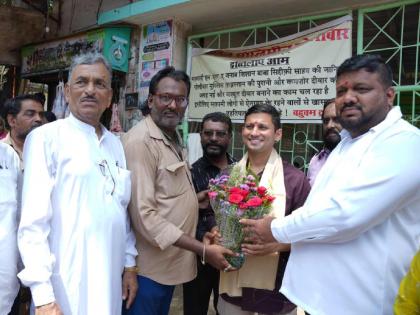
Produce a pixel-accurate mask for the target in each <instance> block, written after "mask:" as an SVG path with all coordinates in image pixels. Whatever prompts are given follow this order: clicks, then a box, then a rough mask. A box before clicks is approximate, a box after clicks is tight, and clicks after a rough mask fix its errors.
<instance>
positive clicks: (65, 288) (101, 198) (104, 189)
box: [18, 55, 137, 315]
mask: <svg viewBox="0 0 420 315" xmlns="http://www.w3.org/2000/svg"><path fill="white" fill-rule="evenodd" d="M77 60H79V59H77ZM77 60H76V61H74V63H76V64H77ZM79 61H80V60H79ZM82 61H83V62H85V63H81V64H79V65H77V66H74V67H73V68H72V69H73V71H70V80H69V83H68V86H67V90H66V97H67V100H68V101H69V105H70V111H71V115H70V116H69V117H68V118H66V119H63V120H58V121H56V122H53V123H50V124H46V125H44V126H42V127H40V128H38V129H36V130H34V131H33V132H32V133H31V134H30V135H29V136H28V138H27V139H26V142H25V147H24V161H25V174H24V184H23V192H22V219H21V223H20V227H19V234H18V238H19V239H18V243H19V249H20V252H21V255H22V259H23V262H24V265H25V269H24V270H23V271H22V272H21V273H19V277H20V279H21V280H22V282H23V283H24V284H25V285H27V286H29V287H30V289H31V292H32V297H33V302H34V304H35V306H36V307H37V311H38V312H39V314H65V315H71V314H72V315H79V314H86V315H88V314H101V315H115V314H120V313H121V304H122V295H123V293H122V281H121V278H122V274H123V272H124V267H131V266H134V265H135V260H134V259H135V256H136V254H137V252H136V249H135V240H134V236H133V234H132V233H131V230H130V225H129V223H128V222H129V221H128V216H127V210H126V207H127V205H128V201H129V198H130V192H131V191H130V172H129V171H127V170H126V169H125V168H126V162H125V158H124V152H123V148H122V144H121V143H120V141H119V140H118V139H117V138H116V137H115V136H114V135H113V134H111V133H110V132H109V131H107V130H106V129H105V128H104V127H103V126H102V125H100V123H99V118H100V115H101V114H102V113H103V111H104V110H105V108H106V107H107V106H109V104H110V103H109V102H110V100H111V99H110V96H111V95H112V93H111V94H109V93H110V91H109V89H110V73H109V69H108V67H106V66H105V63H106V61H104V59H103V56H100V55H99V57H98V56H97V55H90V56H88V57H86V58H85V59H81V61H80V62H82ZM89 62H90V63H89ZM107 70H108V71H107ZM27 157H28V158H27ZM133 279H134V282H135V273H134V274H133ZM135 289H136V288H135ZM133 298H134V297H133Z"/></svg>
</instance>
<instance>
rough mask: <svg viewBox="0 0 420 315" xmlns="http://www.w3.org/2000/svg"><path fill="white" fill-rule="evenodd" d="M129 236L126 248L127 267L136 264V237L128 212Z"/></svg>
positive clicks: (127, 225) (127, 226)
mask: <svg viewBox="0 0 420 315" xmlns="http://www.w3.org/2000/svg"><path fill="white" fill-rule="evenodd" d="M126 230H127V238H126V250H125V264H124V266H125V267H133V266H135V265H136V256H137V249H136V237H135V236H134V233H133V230H132V229H131V224H130V219H129V215H128V214H127V223H126Z"/></svg>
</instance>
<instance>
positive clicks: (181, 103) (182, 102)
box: [154, 93, 188, 108]
mask: <svg viewBox="0 0 420 315" xmlns="http://www.w3.org/2000/svg"><path fill="white" fill-rule="evenodd" d="M154 95H155V96H157V97H158V98H159V101H160V102H161V103H162V105H164V106H169V105H171V104H172V102H173V101H174V100H175V104H176V106H178V107H182V108H184V107H187V105H188V98H186V97H185V96H182V95H173V94H168V93H163V94H160V93H156V94H154Z"/></svg>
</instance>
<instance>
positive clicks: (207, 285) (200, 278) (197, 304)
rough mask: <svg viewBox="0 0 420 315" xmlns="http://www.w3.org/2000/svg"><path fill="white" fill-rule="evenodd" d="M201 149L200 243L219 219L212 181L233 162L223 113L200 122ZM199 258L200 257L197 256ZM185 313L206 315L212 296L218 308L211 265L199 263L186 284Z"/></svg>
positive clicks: (197, 180)
mask: <svg viewBox="0 0 420 315" xmlns="http://www.w3.org/2000/svg"><path fill="white" fill-rule="evenodd" d="M200 136H201V146H202V148H203V157H201V158H200V159H198V160H197V161H196V162H195V163H194V164H193V165H192V169H191V174H192V179H193V183H194V188H195V191H196V192H197V198H198V201H199V202H200V204H199V206H200V208H199V213H198V225H197V233H196V238H197V239H198V240H199V241H201V240H202V239H203V236H204V234H205V233H206V232H211V233H214V232H217V227H216V220H215V218H214V213H213V210H212V209H211V207H210V204H209V199H208V195H207V193H208V187H209V180H210V179H211V178H215V177H216V176H217V175H218V174H219V173H220V171H221V170H223V169H225V168H226V167H227V166H228V165H230V164H232V163H233V162H234V159H233V158H232V157H231V156H230V155H229V154H228V153H227V150H228V147H229V145H230V142H231V139H232V122H231V120H230V118H229V116H227V115H226V114H224V113H221V112H215V113H210V114H207V115H206V116H204V118H203V120H202V122H201V133H200ZM198 259H199V257H198ZM183 289H184V294H183V298H184V314H185V315H207V311H208V307H209V300H210V295H211V294H212V292H213V297H214V299H213V305H214V309H217V308H216V306H217V298H218V296H219V271H218V270H217V269H215V268H213V267H212V266H210V265H202V264H200V263H197V277H196V278H195V279H194V280H192V281H190V282H187V283H184V286H183Z"/></svg>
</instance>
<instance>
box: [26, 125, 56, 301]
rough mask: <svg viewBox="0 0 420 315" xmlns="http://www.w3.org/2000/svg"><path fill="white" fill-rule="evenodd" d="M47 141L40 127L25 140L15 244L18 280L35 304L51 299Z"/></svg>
mask: <svg viewBox="0 0 420 315" xmlns="http://www.w3.org/2000/svg"><path fill="white" fill-rule="evenodd" d="M52 151H53V148H52V147H51V144H49V143H47V141H46V139H45V135H44V134H43V133H42V130H40V129H37V130H34V131H33V132H32V133H31V134H30V135H29V136H28V137H27V138H26V141H25V147H24V154H23V157H24V170H25V171H24V178H23V190H22V213H21V221H20V225H19V231H18V246H19V250H20V253H21V257H22V261H23V264H24V269H23V270H22V272H20V273H19V275H18V276H19V278H20V279H21V280H22V283H23V284H24V285H26V286H28V287H30V289H31V292H32V297H33V301H34V304H35V306H38V305H43V304H47V303H50V302H53V301H54V300H55V296H54V292H53V287H52V285H51V281H50V277H51V274H52V270H53V266H54V262H55V258H54V256H53V255H52V254H51V252H50V247H49V243H48V235H49V232H50V219H51V216H52V209H51V205H50V195H51V191H52V189H53V185H54V177H53V163H52Z"/></svg>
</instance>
